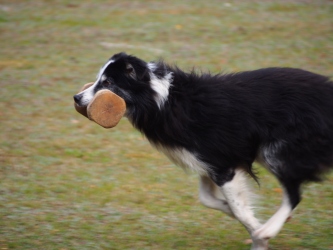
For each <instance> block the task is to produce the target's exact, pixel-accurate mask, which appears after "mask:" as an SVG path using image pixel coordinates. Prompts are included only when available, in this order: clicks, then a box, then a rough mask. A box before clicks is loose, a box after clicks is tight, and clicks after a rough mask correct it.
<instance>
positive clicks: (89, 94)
mask: <svg viewBox="0 0 333 250" xmlns="http://www.w3.org/2000/svg"><path fill="white" fill-rule="evenodd" d="M113 62H114V60H110V61H108V62H107V63H106V64H105V65H104V66H103V67H102V68H101V70H100V71H99V73H98V75H97V80H96V81H95V82H94V84H93V85H91V86H90V87H89V88H87V89H85V90H83V91H82V92H80V93H79V94H81V95H82V99H81V103H80V104H81V105H82V106H87V105H88V104H89V103H90V101H91V100H92V99H93V97H94V95H95V93H94V88H95V87H96V85H97V84H98V82H99V81H100V80H102V81H103V80H105V79H103V78H106V76H105V75H104V71H105V69H106V68H107V67H108V66H109V65H110V64H111V63H113Z"/></svg>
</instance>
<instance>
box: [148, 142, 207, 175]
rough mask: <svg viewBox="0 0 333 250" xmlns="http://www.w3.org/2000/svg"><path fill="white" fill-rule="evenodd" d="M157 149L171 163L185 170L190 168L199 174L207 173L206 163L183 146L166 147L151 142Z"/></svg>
mask: <svg viewBox="0 0 333 250" xmlns="http://www.w3.org/2000/svg"><path fill="white" fill-rule="evenodd" d="M152 145H153V146H154V147H155V148H156V149H157V150H158V151H160V152H162V153H164V154H165V155H166V156H167V157H168V158H169V159H170V160H171V161H172V162H173V163H175V164H176V165H177V166H180V167H182V168H183V169H184V170H185V171H186V170H191V171H194V172H196V173H198V174H199V175H207V174H208V172H207V170H208V169H209V166H208V164H206V163H204V162H202V161H200V160H199V159H198V158H197V156H196V155H195V154H194V153H191V152H189V151H187V150H186V149H184V148H168V147H163V146H160V145H155V144H152Z"/></svg>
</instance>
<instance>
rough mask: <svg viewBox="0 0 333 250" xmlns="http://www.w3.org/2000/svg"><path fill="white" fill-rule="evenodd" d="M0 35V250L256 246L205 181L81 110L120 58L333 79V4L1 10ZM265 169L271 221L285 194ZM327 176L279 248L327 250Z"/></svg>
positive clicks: (320, 0) (275, 243) (10, 6)
mask: <svg viewBox="0 0 333 250" xmlns="http://www.w3.org/2000/svg"><path fill="white" fill-rule="evenodd" d="M0 35H1V39H0V87H1V90H0V249H59V250H60V249H61V250H66V249H80V250H81V249H249V247H250V246H249V245H248V242H247V239H248V235H247V232H246V231H245V230H244V229H243V227H242V226H241V225H240V224H239V223H237V222H236V221H234V220H232V219H230V218H228V217H227V216H226V215H224V214H222V213H220V212H218V211H214V210H211V209H208V208H204V207H203V206H201V205H200V204H199V202H198V198H197V176H196V175H195V174H186V173H184V172H183V171H182V170H181V169H179V168H178V167H176V166H174V165H173V164H171V163H170V162H169V161H168V160H167V159H166V158H165V157H164V156H163V155H161V154H159V153H157V152H156V151H155V150H153V149H152V148H151V147H150V145H149V143H148V142H147V141H146V140H145V139H144V138H143V136H142V135H140V134H139V133H138V132H136V131H135V130H134V129H133V128H132V126H131V125H130V124H129V123H128V121H127V120H126V119H125V118H124V119H122V121H121V123H120V124H118V126H117V127H115V128H113V129H110V130H106V129H103V128H102V127H100V126H98V125H97V124H95V123H92V122H90V121H88V120H87V119H86V118H85V117H83V116H81V115H80V114H78V113H77V112H76V111H75V110H74V108H73V101H72V96H73V94H75V93H76V92H77V91H78V90H79V89H80V87H81V86H82V85H83V84H85V83H87V82H91V81H94V80H95V76H96V74H97V73H98V71H99V68H100V67H101V66H102V65H103V64H104V63H105V62H106V61H107V59H108V58H109V57H110V56H112V55H113V54H115V53H118V52H120V51H124V52H127V53H129V54H134V55H136V56H138V57H140V58H142V59H144V60H147V61H150V60H156V59H159V58H164V59H165V60H166V61H167V62H169V63H171V64H174V63H175V64H177V65H178V66H179V67H181V68H182V69H184V70H191V69H192V68H193V67H195V68H196V69H197V70H199V71H210V72H213V73H217V72H220V71H224V72H233V71H241V70H251V69H257V68H262V67H268V66H287V67H299V68H303V69H306V70H309V71H313V72H316V73H319V74H323V75H328V76H330V77H333V1H331V0H316V1H310V0H290V1H287V0H283V1H271V0H267V1H256V0H244V1H241V0H237V1H236V0H235V1H217V0H207V1H195V0H186V1H175V0H171V1H164V2H162V1H144V0H141V1H139V0H137V1H129V0H125V1H103V0H96V1H85V0H83V1H67V0H48V1H46V0H44V1H41V0H34V1H28V0H0ZM260 173H261V174H260V176H261V183H262V184H261V187H258V186H257V185H255V184H254V185H253V188H254V190H255V191H256V192H257V193H258V194H259V195H261V196H263V197H265V198H262V199H259V200H258V207H264V208H261V209H258V211H257V212H258V214H259V216H260V217H261V218H263V219H264V220H265V219H267V218H268V217H269V216H270V215H271V214H272V213H273V212H274V210H275V209H277V207H278V206H279V203H280V200H281V189H279V186H278V185H277V182H276V181H275V180H274V179H273V178H272V177H271V176H270V175H268V174H267V173H266V172H265V171H264V170H262V169H260ZM327 179H328V180H327V181H326V182H324V183H323V184H320V185H319V184H311V185H308V186H307V188H306V189H305V190H304V200H303V202H302V203H301V204H300V206H299V208H298V209H297V211H296V213H295V216H294V217H293V219H292V220H291V221H290V222H289V223H287V224H286V226H285V227H284V229H283V230H282V232H281V233H280V234H279V236H278V237H277V238H276V239H274V240H272V242H271V249H333V241H332V239H333V210H332V200H333V186H332V181H333V175H330V176H328V178H327Z"/></svg>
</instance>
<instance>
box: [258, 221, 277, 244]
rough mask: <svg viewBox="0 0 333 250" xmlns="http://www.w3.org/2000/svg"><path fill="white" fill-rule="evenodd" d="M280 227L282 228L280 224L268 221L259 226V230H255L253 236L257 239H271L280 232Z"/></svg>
mask: <svg viewBox="0 0 333 250" xmlns="http://www.w3.org/2000/svg"><path fill="white" fill-rule="evenodd" d="M280 229H281V227H280V226H276V225H274V224H273V225H272V224H270V223H266V224H264V225H262V226H261V227H259V228H258V229H257V230H255V231H254V232H253V234H252V236H253V237H254V238H255V239H263V240H269V239H270V238H274V237H275V236H276V235H277V234H278V233H279V231H280Z"/></svg>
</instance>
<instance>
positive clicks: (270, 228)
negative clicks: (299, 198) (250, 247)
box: [253, 191, 292, 239]
mask: <svg viewBox="0 0 333 250" xmlns="http://www.w3.org/2000/svg"><path fill="white" fill-rule="evenodd" d="M291 213H292V208H291V205H290V202H289V198H288V194H287V192H286V191H284V193H283V200H282V204H281V206H280V208H279V209H278V210H277V211H276V213H275V214H274V215H273V216H272V217H271V218H270V219H269V220H268V221H267V222H266V223H265V224H264V225H262V226H261V227H260V228H258V229H257V230H256V231H255V232H254V234H253V235H254V237H256V238H259V239H265V238H273V237H275V236H276V235H277V234H278V233H279V232H280V230H281V229H282V227H283V225H284V223H285V222H286V220H287V219H288V217H289V216H290V215H291Z"/></svg>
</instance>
